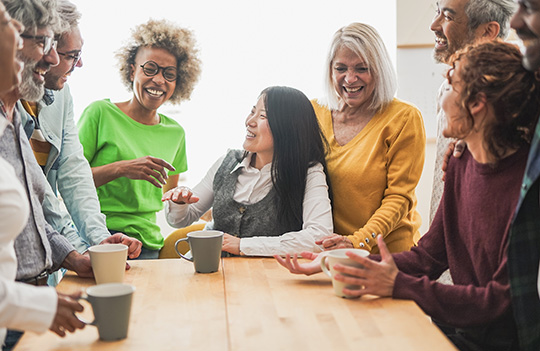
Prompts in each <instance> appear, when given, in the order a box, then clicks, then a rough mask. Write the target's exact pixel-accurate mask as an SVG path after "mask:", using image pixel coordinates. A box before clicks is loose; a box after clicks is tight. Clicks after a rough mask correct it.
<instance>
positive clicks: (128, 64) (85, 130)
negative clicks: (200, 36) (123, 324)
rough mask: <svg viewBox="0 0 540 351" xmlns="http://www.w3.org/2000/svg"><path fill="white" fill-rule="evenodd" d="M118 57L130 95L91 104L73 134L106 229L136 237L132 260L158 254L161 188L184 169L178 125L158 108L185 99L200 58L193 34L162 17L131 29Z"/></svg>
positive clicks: (174, 180) (170, 184) (174, 182)
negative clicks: (139, 248) (136, 248)
mask: <svg viewBox="0 0 540 351" xmlns="http://www.w3.org/2000/svg"><path fill="white" fill-rule="evenodd" d="M117 58H118V59H119V63H120V73H121V75H122V80H123V83H124V84H125V85H126V87H127V88H128V89H129V90H131V91H132V92H133V97H132V98H131V99H130V100H128V101H124V102H117V103H113V102H111V101H110V100H109V99H106V100H101V101H96V102H93V103H92V104H90V105H89V106H88V107H87V108H86V109H85V111H84V112H83V114H82V116H81V119H80V120H79V124H78V126H79V138H80V141H81V143H82V145H83V147H84V156H85V157H86V159H87V160H88V162H89V163H90V166H91V167H92V173H93V176H94V183H95V185H96V188H97V193H98V196H99V201H100V204H101V211H102V212H103V213H104V214H105V215H106V217H107V227H108V228H109V230H110V231H111V233H114V232H123V233H125V234H127V235H129V236H131V237H134V238H136V239H139V240H140V241H142V243H143V251H142V253H141V255H140V256H139V258H147V259H150V258H157V257H158V255H159V250H160V249H161V247H162V246H163V236H162V235H161V232H160V228H159V226H158V225H157V223H156V213H157V212H158V211H160V210H161V209H162V206H163V205H162V203H161V196H162V190H163V192H165V191H167V190H169V189H172V188H174V187H176V185H177V182H178V175H179V173H181V172H185V171H186V170H187V161H186V148H185V135H184V129H183V128H182V127H181V126H180V125H179V124H178V123H177V122H176V121H174V120H173V119H171V118H168V117H167V116H164V115H163V114H160V113H158V112H157V110H158V108H159V107H160V106H161V105H163V103H165V102H171V103H173V104H178V103H180V102H181V101H183V100H187V99H189V97H190V95H191V92H192V91H193V87H194V85H195V83H196V82H197V80H198V78H199V74H200V71H201V68H200V61H199V58H198V56H197V50H196V49H195V39H194V38H193V34H192V33H191V32H190V31H189V30H186V29H184V28H180V27H178V26H176V25H175V24H173V23H170V22H168V21H165V20H162V21H156V20H150V21H148V22H147V23H145V24H141V25H139V26H137V27H136V28H135V29H134V30H133V32H132V36H131V40H130V42H129V43H128V44H127V45H125V46H124V47H122V48H121V49H120V50H119V51H118V53H117Z"/></svg>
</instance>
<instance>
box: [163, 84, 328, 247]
mask: <svg viewBox="0 0 540 351" xmlns="http://www.w3.org/2000/svg"><path fill="white" fill-rule="evenodd" d="M245 125H246V138H245V140H244V150H230V151H229V152H227V154H226V155H225V156H223V157H222V158H220V159H219V160H218V161H217V162H216V163H215V164H214V165H213V166H212V168H211V169H210V170H209V171H208V173H207V174H206V177H205V178H204V179H203V180H202V181H201V182H200V183H199V184H198V185H197V186H195V188H194V189H193V190H191V189H189V188H186V187H178V188H176V189H173V190H171V191H169V192H167V193H166V194H165V195H164V196H163V200H164V201H167V200H168V201H167V206H166V207H165V211H166V214H167V220H168V222H169V224H170V225H171V226H173V227H184V226H187V225H190V224H191V223H193V222H194V221H196V220H197V219H199V217H200V216H201V215H202V214H204V213H205V212H206V211H207V210H208V209H210V208H211V207H212V209H213V218H214V219H213V222H210V223H209V224H208V225H207V229H216V230H220V231H223V232H224V233H226V234H225V235H224V238H223V251H225V252H228V253H230V254H233V255H248V256H271V255H280V254H287V253H293V252H298V251H302V250H311V251H312V250H316V251H320V248H319V247H318V246H317V245H316V244H315V242H316V241H317V240H320V239H322V238H323V237H325V236H327V235H329V234H330V233H332V212H331V208H330V200H329V190H328V186H327V176H326V162H325V154H326V145H325V144H326V142H325V140H324V137H323V136H322V133H321V130H320V129H319V125H318V123H317V118H316V116H315V112H314V111H313V107H312V106H311V103H310V102H309V100H308V98H307V97H306V96H305V95H304V94H303V93H302V92H300V91H299V90H296V89H293V88H287V87H270V88H267V89H265V90H264V91H263V92H262V93H261V95H260V96H259V99H258V101H257V104H256V105H255V106H253V108H252V110H251V112H250V113H249V115H248V117H247V119H246V122H245Z"/></svg>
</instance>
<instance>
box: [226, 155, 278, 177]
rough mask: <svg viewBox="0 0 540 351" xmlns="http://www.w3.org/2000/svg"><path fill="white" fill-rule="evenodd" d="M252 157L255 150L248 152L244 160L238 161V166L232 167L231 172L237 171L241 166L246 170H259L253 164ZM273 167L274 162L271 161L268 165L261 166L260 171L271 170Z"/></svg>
mask: <svg viewBox="0 0 540 351" xmlns="http://www.w3.org/2000/svg"><path fill="white" fill-rule="evenodd" d="M252 157H253V152H248V154H247V156H246V157H244V159H243V160H242V162H238V163H237V164H236V166H235V167H234V168H233V169H232V171H231V174H232V173H234V172H236V170H238V169H240V168H244V170H245V171H246V172H259V170H258V169H257V168H255V167H252V166H251V158H252ZM271 168H272V163H269V164H267V165H264V167H263V168H261V170H260V172H270V169H271Z"/></svg>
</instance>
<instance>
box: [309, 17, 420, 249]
mask: <svg viewBox="0 0 540 351" xmlns="http://www.w3.org/2000/svg"><path fill="white" fill-rule="evenodd" d="M325 85H326V92H327V93H326V97H325V100H326V101H324V103H320V102H315V101H314V102H313V106H314V108H315V113H316V114H317V117H318V119H319V123H320V125H321V129H322V131H323V133H324V135H325V137H326V139H327V140H328V143H329V145H330V151H329V154H328V156H327V158H326V161H327V163H328V172H329V174H330V180H331V182H332V192H333V194H334V201H333V203H332V207H333V214H334V233H335V234H333V235H331V236H329V237H328V238H325V239H324V240H322V241H321V244H322V246H323V247H324V248H325V249H327V250H331V249H336V248H347V247H356V248H362V249H365V250H369V251H371V252H372V253H378V252H379V248H378V245H377V242H376V240H375V235H376V234H379V233H380V234H382V235H383V237H384V241H385V242H386V244H387V245H388V247H389V248H390V251H392V252H400V251H405V250H409V249H410V248H411V247H412V246H413V245H414V242H415V239H417V238H418V237H419V232H418V228H419V227H420V223H421V220H420V215H419V213H418V211H417V210H416V202H417V201H416V194H415V188H416V185H417V184H418V181H419V180H420V175H421V174H422V167H423V165H424V151H425V145H426V138H425V133H424V124H423V121H422V116H421V114H420V111H418V109H417V108H416V107H414V106H412V105H410V104H408V103H406V102H404V101H401V100H398V99H396V98H394V94H395V92H396V89H397V81H396V74H395V72H394V69H393V66H392V63H391V61H390V56H389V55H388V52H387V50H386V47H385V46H384V43H383V41H382V38H381V37H380V36H379V34H378V33H377V31H376V30H375V29H374V28H373V27H371V26H369V25H367V24H363V23H352V24H350V25H348V26H345V27H343V28H341V29H339V30H338V31H337V32H336V33H335V34H334V37H333V39H332V43H331V45H330V50H329V52H328V58H327V62H326V77H325Z"/></svg>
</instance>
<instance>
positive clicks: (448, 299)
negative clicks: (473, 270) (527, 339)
mask: <svg viewBox="0 0 540 351" xmlns="http://www.w3.org/2000/svg"><path fill="white" fill-rule="evenodd" d="M505 264H506V260H504V261H503V262H501V269H500V270H499V271H498V272H497V273H495V275H494V277H493V280H492V281H491V282H489V283H488V284H487V285H486V286H482V287H478V286H473V285H445V284H441V283H438V282H437V281H434V280H431V279H430V277H429V276H426V275H424V276H420V277H418V276H413V275H409V274H406V273H403V272H401V271H400V272H399V273H398V275H397V277H396V280H395V284H394V291H393V297H394V298H398V299H410V300H414V301H415V302H416V303H417V304H418V305H419V306H420V308H422V310H423V311H424V312H425V313H426V314H428V315H430V316H431V317H433V318H435V319H438V320H441V321H444V322H446V323H448V324H451V325H453V326H456V327H468V326H475V325H480V324H485V323H488V322H490V321H493V320H496V319H497V318H499V317H501V316H502V315H503V314H504V313H505V312H506V311H507V310H508V308H509V304H510V299H509V285H508V283H507V282H505V281H504V280H503V279H501V277H502V276H503V275H505V274H501V270H504V267H503V266H504V265H505Z"/></svg>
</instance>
